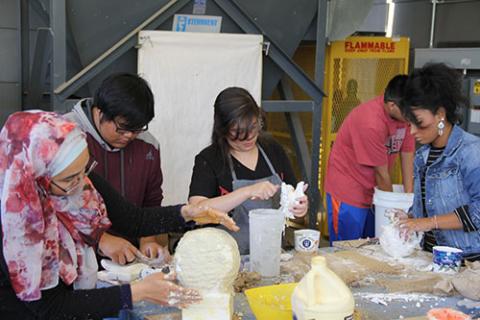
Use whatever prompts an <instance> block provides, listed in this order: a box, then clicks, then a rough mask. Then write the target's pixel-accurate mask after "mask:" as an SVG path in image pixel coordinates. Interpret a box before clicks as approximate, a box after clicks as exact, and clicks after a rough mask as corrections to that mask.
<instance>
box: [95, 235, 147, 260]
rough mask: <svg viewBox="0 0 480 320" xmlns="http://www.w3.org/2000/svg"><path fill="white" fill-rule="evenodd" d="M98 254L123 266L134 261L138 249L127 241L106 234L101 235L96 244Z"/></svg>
mask: <svg viewBox="0 0 480 320" xmlns="http://www.w3.org/2000/svg"><path fill="white" fill-rule="evenodd" d="M98 249H99V250H100V253H101V254H102V255H103V256H105V257H108V258H110V259H111V260H112V261H113V262H116V263H118V264H122V265H123V264H125V263H127V262H132V261H133V260H135V258H136V256H137V254H139V252H138V249H137V248H135V246H134V245H133V244H131V243H130V242H128V241H127V240H125V239H123V238H120V237H116V236H113V235H111V234H109V233H107V232H105V233H103V235H102V237H101V238H100V242H99V243H98Z"/></svg>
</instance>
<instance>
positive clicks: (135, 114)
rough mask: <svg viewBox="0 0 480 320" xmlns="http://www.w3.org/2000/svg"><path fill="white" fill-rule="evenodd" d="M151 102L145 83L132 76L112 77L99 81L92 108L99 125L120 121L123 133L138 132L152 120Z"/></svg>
mask: <svg viewBox="0 0 480 320" xmlns="http://www.w3.org/2000/svg"><path fill="white" fill-rule="evenodd" d="M154 104H155V103H154V99H153V93H152V90H150V87H149V85H148V83H147V82H146V81H145V80H144V79H142V78H141V77H139V76H138V75H136V74H130V73H116V74H112V75H111V76H109V77H108V78H106V79H105V80H103V82H102V84H101V85H100V87H99V88H98V89H97V91H96V92H95V95H94V98H93V106H94V107H97V108H99V109H100V111H102V114H103V115H102V119H101V120H102V121H105V120H106V121H112V120H114V119H115V118H116V117H121V118H124V119H125V121H126V123H125V128H126V129H138V128H142V127H144V126H145V125H147V124H148V123H149V122H150V121H151V120H152V119H153V117H154V115H155V111H154Z"/></svg>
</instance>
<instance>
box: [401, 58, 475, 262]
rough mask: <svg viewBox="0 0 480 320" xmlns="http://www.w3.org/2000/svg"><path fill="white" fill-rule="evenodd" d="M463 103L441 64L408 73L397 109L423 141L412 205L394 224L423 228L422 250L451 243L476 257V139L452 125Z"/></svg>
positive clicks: (457, 81) (457, 84) (452, 73)
mask: <svg viewBox="0 0 480 320" xmlns="http://www.w3.org/2000/svg"><path fill="white" fill-rule="evenodd" d="M464 103H465V99H464V98H463V97H462V94H461V78H460V75H459V74H458V73H457V72H456V70H454V69H451V68H449V67H447V66H446V65H444V64H429V65H426V66H424V67H423V68H422V69H419V70H416V71H414V72H413V73H412V74H411V75H410V76H409V80H408V81H407V85H406V89H405V95H404V101H403V106H402V112H403V114H404V115H405V117H406V118H407V119H408V120H409V122H410V123H411V133H412V135H413V136H414V137H415V139H416V140H417V142H418V143H420V144H422V145H423V146H422V147H420V148H419V149H418V150H417V152H416V155H415V169H414V193H415V196H414V201H413V207H412V208H411V212H410V217H409V218H407V217H404V219H403V220H401V221H400V228H401V230H402V231H404V232H406V234H408V233H409V232H414V231H422V232H425V238H424V243H423V246H424V249H425V250H429V251H431V249H432V246H433V245H444V246H451V247H456V248H459V249H462V250H463V254H464V257H465V258H466V259H468V260H478V259H480V232H479V227H480V139H479V138H478V137H476V136H474V135H471V134H469V133H467V132H465V131H464V130H462V129H461V128H460V127H459V126H458V125H457V123H458V120H459V117H458V115H459V111H460V109H461V106H462V105H464Z"/></svg>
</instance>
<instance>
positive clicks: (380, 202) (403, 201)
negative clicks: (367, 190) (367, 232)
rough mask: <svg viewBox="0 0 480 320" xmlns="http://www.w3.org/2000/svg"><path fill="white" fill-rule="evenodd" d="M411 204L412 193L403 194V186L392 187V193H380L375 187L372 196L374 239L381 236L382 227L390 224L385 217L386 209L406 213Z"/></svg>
mask: <svg viewBox="0 0 480 320" xmlns="http://www.w3.org/2000/svg"><path fill="white" fill-rule="evenodd" d="M412 203H413V193H405V192H403V186H402V185H400V184H394V185H393V192H389V191H382V190H380V189H378V188H377V187H375V192H374V194H373V204H374V205H375V237H377V238H378V237H380V235H381V234H382V226H384V225H387V224H389V223H390V220H389V218H388V217H386V216H385V211H386V210H387V209H402V210H403V211H408V209H409V208H410V207H411V206H412Z"/></svg>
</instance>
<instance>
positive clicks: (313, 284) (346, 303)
mask: <svg viewBox="0 0 480 320" xmlns="http://www.w3.org/2000/svg"><path fill="white" fill-rule="evenodd" d="M354 308H355V301H354V300H353V295H352V292H351V291H350V289H349V288H348V287H347V285H346V284H345V283H344V282H343V281H342V279H340V278H339V277H338V276H337V275H336V274H335V272H333V271H332V270H330V269H329V268H328V267H327V260H326V259H325V257H322V256H316V257H314V258H312V269H311V270H310V271H309V272H308V273H307V274H306V275H305V276H304V277H303V278H302V280H300V282H299V283H298V285H297V286H296V287H295V289H294V290H293V294H292V311H293V319H294V320H352V319H353V311H354Z"/></svg>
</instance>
